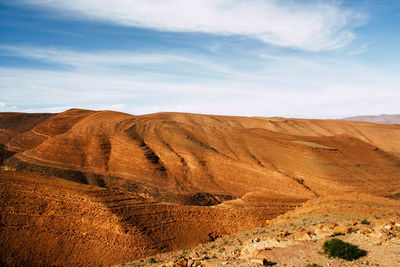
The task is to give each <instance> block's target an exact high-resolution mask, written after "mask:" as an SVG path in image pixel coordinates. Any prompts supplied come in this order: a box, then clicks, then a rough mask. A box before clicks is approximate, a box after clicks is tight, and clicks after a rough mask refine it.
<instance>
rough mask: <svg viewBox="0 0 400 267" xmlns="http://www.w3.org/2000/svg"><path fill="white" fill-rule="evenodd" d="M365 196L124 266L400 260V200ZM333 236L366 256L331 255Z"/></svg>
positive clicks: (307, 208)
mask: <svg viewBox="0 0 400 267" xmlns="http://www.w3.org/2000/svg"><path fill="white" fill-rule="evenodd" d="M364 197H366V196H364V195H351V196H345V197H342V198H340V199H339V198H338V199H336V200H335V199H324V200H322V199H317V200H314V201H310V202H308V203H306V204H305V205H304V206H303V207H301V208H298V209H296V210H294V211H292V212H289V213H287V214H285V215H282V216H280V217H278V218H276V219H274V220H270V221H267V222H266V223H265V225H264V226H263V227H259V228H257V229H253V230H251V231H246V232H241V233H237V234H234V235H231V236H226V237H222V238H219V239H217V240H215V241H214V242H209V243H206V244H202V245H200V246H198V247H195V248H192V249H184V250H180V251H176V252H172V253H166V254H159V255H156V256H154V257H150V258H145V259H141V260H137V261H135V262H132V263H129V264H123V265H121V266H262V265H264V266H302V267H304V266H307V265H308V264H318V265H320V266H400V214H399V211H400V209H399V202H398V201H394V200H387V199H384V198H377V197H371V198H369V199H364ZM367 202H368V203H369V204H367ZM333 236H335V238H338V239H341V240H343V241H346V242H349V243H351V244H354V245H358V246H359V247H360V249H363V250H365V251H366V252H367V254H366V256H363V257H361V258H359V259H357V260H355V261H345V260H341V259H335V258H329V257H327V256H326V255H325V254H324V253H323V252H322V245H323V243H324V242H325V241H327V240H330V239H332V238H333Z"/></svg>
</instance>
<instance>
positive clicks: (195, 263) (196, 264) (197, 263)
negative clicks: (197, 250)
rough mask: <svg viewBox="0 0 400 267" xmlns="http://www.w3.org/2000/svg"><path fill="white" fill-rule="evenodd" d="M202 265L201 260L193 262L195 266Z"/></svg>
mask: <svg viewBox="0 0 400 267" xmlns="http://www.w3.org/2000/svg"><path fill="white" fill-rule="evenodd" d="M200 265H201V261H199V260H197V261H195V262H194V263H193V266H195V267H196V266H200Z"/></svg>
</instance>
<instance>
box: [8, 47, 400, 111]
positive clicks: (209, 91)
mask: <svg viewBox="0 0 400 267" xmlns="http://www.w3.org/2000/svg"><path fill="white" fill-rule="evenodd" d="M2 48H3V51H11V52H12V53H15V54H19V55H20V56H24V57H28V58H34V59H39V58H40V59H41V60H45V61H50V60H51V61H52V62H55V63H63V64H67V65H71V66H74V67H75V68H76V69H66V70H58V71H56V70H38V69H36V70H35V69H21V68H20V69H17V68H7V67H0V95H1V96H3V99H4V100H5V102H7V103H10V105H13V106H17V108H16V110H19V111H31V112H33V111H35V112H39V111H41V112H49V111H52V112H54V111H62V110H65V109H67V108H71V107H80V108H87V109H112V110H119V111H123V112H128V113H132V114H143V113H150V112H161V111H181V112H193V113H209V114H210V113H211V114H226V115H243V116H286V117H330V118H340V117H346V116H350V115H359V114H382V113H399V109H398V99H400V86H399V85H400V77H398V75H397V73H389V72H387V73H382V72H381V71H377V70H376V69H370V68H368V67H366V66H364V65H362V64H360V63H355V62H349V61H342V60H337V59H329V58H320V57H310V56H297V57H289V56H277V55H273V56H271V55H267V54H263V55H262V56H260V57H259V58H258V61H259V62H258V65H259V68H257V69H251V70H245V69H243V68H236V67H235V65H234V64H233V65H232V64H230V63H229V62H225V61H218V62H217V61H216V60H215V59H214V58H208V57H206V56H202V57H201V56H198V55H187V56H183V55H180V54H179V52H177V53H178V54H174V53H170V54H164V55H163V57H162V58H161V59H160V57H159V56H156V57H155V58H154V59H151V60H147V59H146V60H143V59H144V58H148V57H150V58H151V55H147V54H137V53H129V52H126V51H125V52H122V51H109V52H107V51H104V52H102V53H83V52H77V51H71V50H65V49H59V50H57V49H54V48H53V49H46V48H34V47H17V46H16V47H14V50H10V49H8V50H7V49H5V50H4V47H2ZM45 51H47V52H45ZM46 53H47V54H46ZM115 55H120V57H121V60H122V61H123V62H124V64H125V65H126V68H123V69H126V71H124V72H122V71H121V69H120V68H118V67H115V62H116V61H117V59H115V58H114V56H115ZM137 58H139V59H141V60H136V59H137ZM156 58H158V60H156ZM177 58H178V59H179V64H178V65H179V68H183V69H186V68H188V67H189V66H191V64H194V65H195V66H194V67H193V68H194V70H193V71H194V72H196V71H197V70H199V69H200V70H201V71H203V72H202V74H201V75H198V77H197V76H193V77H191V78H187V77H184V76H185V74H182V73H181V72H180V71H181V69H178V70H176V69H175V70H172V72H170V71H171V70H170V68H169V65H168V64H170V62H169V61H168V60H167V59H171V60H172V61H174V60H175V59H177ZM249 60H250V61H251V62H253V60H254V59H253V58H251V59H249ZM149 62H151V66H152V67H151V68H150V69H149V70H147V71H146V68H143V70H141V72H140V74H138V73H137V72H138V70H140V69H141V66H143V65H145V66H149V65H148V64H150V63H149ZM187 62H189V63H187ZM192 62H194V63H192ZM240 62H241V64H242V63H246V62H245V61H243V60H241V61H240ZM187 64H189V65H187ZM132 65H134V66H137V68H134V69H133V70H131V71H129V70H130V69H131V68H130V67H131V66H132ZM182 65H183V66H182ZM227 65H230V66H227ZM99 68H100V69H103V70H104V71H99ZM155 69H156V70H157V71H154V70H155ZM210 73H211V74H213V75H216V77H217V78H215V77H213V78H210V79H209V78H207V76H208V75H209V74H210ZM218 74H221V75H218ZM4 97H6V98H4ZM27 99H29V101H27ZM3 110H4V108H3Z"/></svg>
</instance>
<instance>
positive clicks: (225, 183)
mask: <svg viewBox="0 0 400 267" xmlns="http://www.w3.org/2000/svg"><path fill="white" fill-rule="evenodd" d="M77 112H78V111H77V110H69V111H66V112H65V113H61V114H59V115H57V116H58V117H59V118H61V119H60V120H59V121H58V123H59V124H60V123H62V118H63V117H66V118H70V117H71V116H72V115H71V113H72V114H75V115H74V116H75V117H74V116H73V117H74V118H77V119H75V120H71V119H69V121H68V122H69V124H68V127H64V128H62V129H63V130H54V128H57V127H56V126H52V127H44V125H46V121H45V122H42V123H41V125H38V126H36V127H35V128H33V129H31V130H29V131H27V132H25V133H24V135H32V134H33V135H35V136H36V137H35V138H37V140H40V141H37V142H30V143H29V144H25V145H24V143H23V142H21V141H20V140H17V139H16V140H11V141H9V143H8V144H9V146H10V147H13V146H16V144H18V145H19V147H18V150H16V151H17V152H19V153H17V154H16V155H15V156H14V157H13V158H10V159H9V160H8V161H7V164H9V166H10V167H16V168H27V166H28V165H32V166H33V165H34V166H36V167H35V170H37V169H38V168H39V167H40V166H45V167H47V168H56V169H63V170H75V171H79V172H83V173H86V175H87V173H89V174H97V175H100V176H104V177H119V178H122V179H123V180H125V181H133V182H139V183H141V184H143V185H146V186H150V187H152V188H157V189H160V190H164V191H167V192H175V193H177V194H193V193H196V192H207V193H210V194H215V195H225V196H232V197H239V196H242V195H244V194H246V193H248V192H264V193H268V192H270V193H273V192H280V193H281V194H284V195H288V196H299V197H304V198H310V197H313V196H316V195H326V194H331V193H338V192H343V191H362V192H368V193H373V194H380V195H390V194H395V193H398V192H400V178H399V177H400V167H399V166H400V160H399V155H400V126H399V125H378V124H371V123H363V122H345V121H334V120H303V119H284V118H256V117H253V118H249V117H227V116H212V115H196V114H182V113H159V114H150V115H143V116H132V115H128V114H123V113H118V112H111V111H101V112H89V111H79V112H78V113H79V116H76V113H77ZM54 118H55V117H52V118H49V119H48V121H50V120H54ZM52 125H53V124H52ZM33 143H34V144H35V145H36V144H37V145H36V146H34V147H32V144H33ZM37 166H39V167H37ZM86 182H88V183H90V179H86ZM103 182H104V183H105V184H106V185H107V183H110V182H109V181H108V180H107V179H106V180H105V181H103ZM121 183H123V182H121Z"/></svg>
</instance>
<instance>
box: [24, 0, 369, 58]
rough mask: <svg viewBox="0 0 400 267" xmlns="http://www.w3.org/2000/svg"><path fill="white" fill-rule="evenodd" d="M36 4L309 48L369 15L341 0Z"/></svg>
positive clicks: (327, 45) (338, 39)
mask: <svg viewBox="0 0 400 267" xmlns="http://www.w3.org/2000/svg"><path fill="white" fill-rule="evenodd" d="M22 2H23V3H27V4H30V5H32V6H34V7H37V6H44V7H47V8H51V9H52V10H53V11H54V10H56V11H58V13H57V16H67V17H71V16H72V17H77V18H84V19H89V20H97V21H104V22H109V23H114V24H118V25H125V26H133V27H142V28H150V29H157V30H161V31H171V32H202V33H210V34H218V35H240V36H246V37H249V38H254V39H259V40H261V41H263V42H265V43H269V44H273V45H277V46H283V47H291V48H296V49H301V50H307V51H322V50H335V49H338V48H341V47H344V46H346V45H348V44H349V43H351V42H352V40H353V39H354V32H353V29H354V28H355V27H358V26H360V25H361V24H362V23H363V22H364V21H365V20H366V17H365V16H364V15H363V14H360V13H358V12H356V11H354V10H350V9H345V8H343V7H341V6H340V5H339V4H338V1H310V2H305V1H295V0H288V1H278V0H270V1H267V0H152V1H151V0H134V1H128V0H113V1H110V0H68V1H67V0H52V1H51V0H22Z"/></svg>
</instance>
